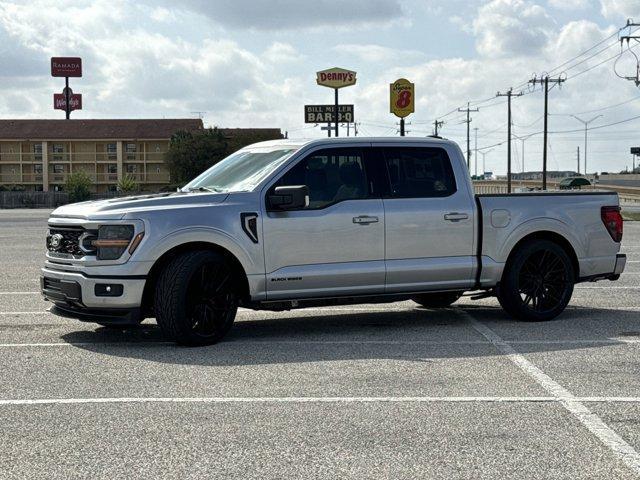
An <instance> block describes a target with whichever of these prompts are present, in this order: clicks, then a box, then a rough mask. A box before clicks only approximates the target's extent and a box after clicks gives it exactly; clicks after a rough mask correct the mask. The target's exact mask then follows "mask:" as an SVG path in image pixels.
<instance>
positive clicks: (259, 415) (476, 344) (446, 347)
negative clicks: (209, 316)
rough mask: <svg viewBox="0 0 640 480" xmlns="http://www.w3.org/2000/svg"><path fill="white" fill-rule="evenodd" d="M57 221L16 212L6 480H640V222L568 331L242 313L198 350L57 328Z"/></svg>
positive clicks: (0, 226)
mask: <svg viewBox="0 0 640 480" xmlns="http://www.w3.org/2000/svg"><path fill="white" fill-rule="evenodd" d="M47 215H48V212H47V211H42V210H32V211H29V210H19V211H18V210H15V211H7V210H4V211H2V210H0V242H2V248H0V266H1V267H0V425H1V427H0V429H1V430H0V431H1V432H2V434H1V438H2V441H1V442H0V478H2V479H8V478H47V479H51V478H110V479H111V478H132V477H136V478H202V477H207V478H225V479H228V478H260V479H266V478H305V479H308V478H358V479H361V478H375V479H380V478H393V479H397V478H407V479H416V478H469V479H477V478H554V479H556V478H557V479H559V478H567V479H578V478H585V479H586V478H589V479H594V478H607V479H611V478H640V453H639V452H640V296H639V294H640V222H635V223H632V222H629V223H627V224H626V225H625V236H624V241H623V252H625V253H626V254H627V255H628V264H627V269H626V272H625V273H624V274H623V276H622V277H621V279H620V280H619V281H618V282H608V281H606V282H599V283H593V284H581V285H579V286H578V287H577V288H576V291H575V293H574V296H573V300H572V302H571V304H570V307H569V308H568V309H567V311H566V312H565V314H564V315H562V316H561V317H560V318H559V319H558V320H556V321H552V322H548V323H543V324H525V323H516V322H513V321H511V320H509V319H508V318H507V317H506V316H505V315H504V314H503V313H502V311H501V310H500V308H499V306H498V304H497V302H496V301H495V300H493V299H487V300H482V301H475V302H474V301H471V300H468V299H463V300H461V301H459V302H458V303H456V304H455V305H454V308H451V309H446V310H440V311H436V310H426V309H421V308H417V305H415V304H413V303H412V302H402V303H395V304H390V305H358V306H349V307H340V308H322V309H305V310H298V311H292V312H286V313H277V314H276V313H269V312H251V311H241V313H240V314H239V316H238V319H237V323H236V325H235V326H234V328H233V330H232V332H231V334H230V335H229V337H228V340H227V341H225V342H223V343H220V344H218V345H216V346H213V347H207V348H195V349H194V348H192V349H189V348H179V347H176V346H173V345H170V344H167V343H165V342H163V339H162V337H161V335H160V332H159V330H158V328H157V327H156V326H155V324H154V323H153V322H152V321H149V320H147V321H145V323H144V324H143V325H142V326H141V327H140V328H137V329H130V330H125V331H121V330H115V331H114V330H108V329H105V328H102V327H98V326H94V325H92V324H84V323H81V322H77V321H73V320H67V319H61V318H58V317H55V316H54V315H51V314H50V313H48V312H47V308H48V304H47V303H46V302H44V301H43V300H42V299H41V297H40V295H39V292H38V275H39V268H40V266H41V264H42V262H43V258H44V255H43V249H44V248H43V245H44V232H45V229H46V218H47Z"/></svg>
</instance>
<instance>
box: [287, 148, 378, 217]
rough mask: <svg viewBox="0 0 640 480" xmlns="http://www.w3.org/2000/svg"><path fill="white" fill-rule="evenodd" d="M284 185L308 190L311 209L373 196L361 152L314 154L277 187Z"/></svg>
mask: <svg viewBox="0 0 640 480" xmlns="http://www.w3.org/2000/svg"><path fill="white" fill-rule="evenodd" d="M285 185H288V186H292V185H306V186H307V187H309V207H308V208H309V209H318V208H324V207H326V206H327V205H330V204H332V203H337V202H340V201H342V200H356V199H363V198H369V196H370V195H369V187H368V182H367V178H366V174H365V169H364V157H363V154H362V151H361V150H360V149H359V148H331V149H324V150H318V151H316V152H313V153H312V154H310V155H309V156H308V157H306V158H304V159H302V160H300V161H299V162H298V163H297V164H296V165H295V166H294V167H293V168H291V170H289V171H288V172H287V173H285V174H284V175H283V176H282V177H281V178H280V180H278V182H277V183H276V185H275V186H285Z"/></svg>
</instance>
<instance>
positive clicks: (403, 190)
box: [384, 147, 456, 198]
mask: <svg viewBox="0 0 640 480" xmlns="http://www.w3.org/2000/svg"><path fill="white" fill-rule="evenodd" d="M384 157H385V164H386V166H387V171H388V175H389V181H390V184H391V194H390V196H391V197H392V198H429V197H448V196H449V195H452V194H453V193H455V192H456V181H455V176H454V174H453V169H452V168H451V161H450V160H449V156H448V155H447V152H446V151H445V150H444V149H442V148H433V147H431V148H420V147H389V148H385V149H384Z"/></svg>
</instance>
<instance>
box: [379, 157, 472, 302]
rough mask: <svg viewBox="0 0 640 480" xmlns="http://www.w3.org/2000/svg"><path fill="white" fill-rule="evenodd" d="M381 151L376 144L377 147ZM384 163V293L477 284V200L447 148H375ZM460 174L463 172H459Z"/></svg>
mask: <svg viewBox="0 0 640 480" xmlns="http://www.w3.org/2000/svg"><path fill="white" fill-rule="evenodd" d="M376 147H377V145H376ZM374 150H375V151H376V152H377V154H378V155H379V158H380V157H381V160H382V161H383V162H384V163H385V165H386V169H387V172H388V178H389V191H388V192H387V193H386V195H385V198H384V209H385V236H386V249H385V250H386V251H385V259H386V268H387V278H386V292H389V293H397V292H411V291H423V290H431V289H446V288H468V287H470V286H472V285H473V274H474V271H475V270H474V269H475V262H474V219H473V197H472V195H471V194H470V192H469V191H468V187H467V185H466V184H459V183H462V182H456V178H463V177H462V175H467V172H466V169H465V170H463V169H462V167H461V165H459V164H458V162H452V161H451V156H450V153H451V154H454V153H455V152H448V151H447V149H446V148H445V147H444V146H437V145H434V146H424V145H422V146H420V145H419V144H416V145H415V146H398V145H397V144H396V145H395V146H394V145H389V146H381V147H380V148H374ZM456 169H459V170H460V171H456Z"/></svg>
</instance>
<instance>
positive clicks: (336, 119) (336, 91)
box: [333, 88, 338, 137]
mask: <svg viewBox="0 0 640 480" xmlns="http://www.w3.org/2000/svg"><path fill="white" fill-rule="evenodd" d="M333 91H334V92H335V93H336V94H335V97H336V101H335V104H336V110H335V112H336V118H335V121H336V137H337V136H338V89H337V88H334V89H333Z"/></svg>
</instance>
